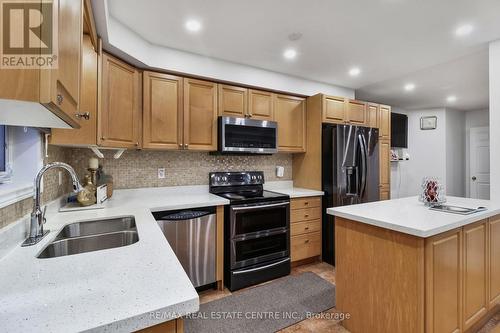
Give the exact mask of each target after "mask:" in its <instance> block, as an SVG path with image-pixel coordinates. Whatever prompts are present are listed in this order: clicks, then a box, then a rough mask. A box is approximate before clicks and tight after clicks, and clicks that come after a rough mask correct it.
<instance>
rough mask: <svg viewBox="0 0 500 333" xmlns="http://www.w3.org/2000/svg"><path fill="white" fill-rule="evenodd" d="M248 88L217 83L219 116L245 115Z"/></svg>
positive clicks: (246, 111)
mask: <svg viewBox="0 0 500 333" xmlns="http://www.w3.org/2000/svg"><path fill="white" fill-rule="evenodd" d="M247 99H248V89H246V88H241V87H235V86H228V85H224V84H219V116H230V117H245V116H246V115H247V113H248V108H247V106H248V104H247Z"/></svg>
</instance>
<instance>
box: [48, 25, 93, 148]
mask: <svg viewBox="0 0 500 333" xmlns="http://www.w3.org/2000/svg"><path fill="white" fill-rule="evenodd" d="M76 115H78V116H77V117H75V121H76V122H77V123H78V124H79V125H80V128H79V129H57V128H54V129H52V132H51V136H50V144H54V145H82V146H87V145H96V143H97V141H96V140H97V52H96V51H95V50H94V47H93V45H92V41H91V39H90V36H89V35H83V43H82V72H81V84H80V103H79V110H78V113H77V114H76Z"/></svg>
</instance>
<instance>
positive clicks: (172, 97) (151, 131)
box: [142, 71, 184, 149]
mask: <svg viewBox="0 0 500 333" xmlns="http://www.w3.org/2000/svg"><path fill="white" fill-rule="evenodd" d="M183 89H184V86H183V79H182V78H181V77H179V76H173V75H167V74H161V73H155V72H149V71H148V72H144V73H143V115H142V117H143V118H142V123H143V128H142V133H143V134H142V136H143V142H142V147H143V148H148V149H179V148H182V127H183V116H182V113H183V104H182V103H183V100H182V97H183V95H182V91H183Z"/></svg>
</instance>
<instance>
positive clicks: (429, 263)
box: [425, 229, 463, 333]
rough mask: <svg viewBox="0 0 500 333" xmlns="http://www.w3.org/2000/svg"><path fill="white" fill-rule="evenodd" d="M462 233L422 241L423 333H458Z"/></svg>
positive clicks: (459, 328)
mask: <svg viewBox="0 0 500 333" xmlns="http://www.w3.org/2000/svg"><path fill="white" fill-rule="evenodd" d="M462 235H463V233H462V230H461V229H456V230H452V231H450V232H446V233H444V234H440V235H437V236H434V237H431V238H429V239H426V240H425V260H426V270H425V279H426V304H425V305H426V332H429V333H441V332H443V333H444V332H462V320H461V318H462V271H463V268H462V254H463V251H462Z"/></svg>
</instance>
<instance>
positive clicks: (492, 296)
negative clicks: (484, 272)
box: [488, 216, 500, 309]
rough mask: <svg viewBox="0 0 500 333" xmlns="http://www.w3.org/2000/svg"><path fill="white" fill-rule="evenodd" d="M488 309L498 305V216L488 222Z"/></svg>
mask: <svg viewBox="0 0 500 333" xmlns="http://www.w3.org/2000/svg"><path fill="white" fill-rule="evenodd" d="M488 267H489V270H488V278H489V284H488V294H489V295H488V301H489V308H490V309H491V308H493V307H494V306H495V305H498V304H500V216H495V217H494V218H490V220H489V221H488Z"/></svg>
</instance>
